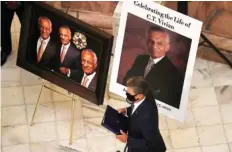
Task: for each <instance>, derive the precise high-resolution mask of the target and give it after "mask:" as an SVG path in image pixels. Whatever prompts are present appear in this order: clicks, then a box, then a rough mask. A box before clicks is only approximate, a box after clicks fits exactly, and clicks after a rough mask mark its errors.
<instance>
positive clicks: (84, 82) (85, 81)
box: [81, 75, 89, 87]
mask: <svg viewBox="0 0 232 152" xmlns="http://www.w3.org/2000/svg"><path fill="white" fill-rule="evenodd" d="M88 81H89V78H88V77H87V75H86V76H85V77H84V81H83V83H82V84H81V85H82V86H84V87H87V82H88Z"/></svg>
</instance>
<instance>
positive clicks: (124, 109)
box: [117, 108, 126, 115]
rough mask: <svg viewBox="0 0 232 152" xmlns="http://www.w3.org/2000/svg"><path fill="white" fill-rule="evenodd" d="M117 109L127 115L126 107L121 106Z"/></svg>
mask: <svg viewBox="0 0 232 152" xmlns="http://www.w3.org/2000/svg"><path fill="white" fill-rule="evenodd" d="M117 111H118V113H121V114H124V115H126V108H119V109H118V110H117Z"/></svg>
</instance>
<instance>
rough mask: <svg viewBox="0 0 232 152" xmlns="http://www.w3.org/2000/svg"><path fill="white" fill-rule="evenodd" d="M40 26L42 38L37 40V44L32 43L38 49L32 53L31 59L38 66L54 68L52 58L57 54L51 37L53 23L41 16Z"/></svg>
mask: <svg viewBox="0 0 232 152" xmlns="http://www.w3.org/2000/svg"><path fill="white" fill-rule="evenodd" d="M38 24H39V32H40V36H39V38H38V39H37V41H36V42H37V43H36V44H33V43H32V45H33V46H34V47H36V48H34V49H33V50H31V51H30V55H29V57H30V58H31V59H32V60H33V61H34V62H36V63H37V64H41V65H44V66H46V67H48V68H52V67H53V65H52V64H53V63H52V58H53V57H54V56H55V54H56V47H55V46H56V45H55V44H54V43H53V42H52V40H51V37H50V34H51V32H52V22H51V20H50V19H49V18H48V17H45V16H41V17H39V19H38ZM35 50H36V51H35Z"/></svg>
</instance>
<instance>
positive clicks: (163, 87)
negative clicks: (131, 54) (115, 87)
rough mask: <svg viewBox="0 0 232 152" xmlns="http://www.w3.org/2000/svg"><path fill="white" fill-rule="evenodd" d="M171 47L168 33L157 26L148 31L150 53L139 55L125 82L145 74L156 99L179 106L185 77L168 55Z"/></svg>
mask: <svg viewBox="0 0 232 152" xmlns="http://www.w3.org/2000/svg"><path fill="white" fill-rule="evenodd" d="M169 48H170V39H169V35H168V33H167V32H166V31H165V30H164V29H162V28H160V27H157V26H154V27H151V28H150V29H149V30H148V32H147V49H148V53H149V55H139V56H137V58H136V59H135V62H134V63H133V65H132V67H131V68H130V69H129V71H128V72H127V73H126V75H125V77H124V79H123V84H124V85H125V83H126V81H127V80H128V79H129V78H130V77H132V76H143V77H144V78H145V79H146V80H147V82H148V84H149V87H150V89H151V90H152V94H153V96H154V97H155V99H156V100H159V101H161V102H163V103H166V104H168V105H170V106H173V107H175V108H177V109H178V108H179V106H180V99H181V93H182V86H183V78H182V76H181V74H180V73H179V71H178V70H177V68H176V67H175V66H174V65H173V64H172V62H171V61H170V60H169V59H168V57H167V56H166V54H167V52H168V51H169Z"/></svg>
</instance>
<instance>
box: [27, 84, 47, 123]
mask: <svg viewBox="0 0 232 152" xmlns="http://www.w3.org/2000/svg"><path fill="white" fill-rule="evenodd" d="M43 88H44V83H43V84H42V87H41V90H40V93H39V97H38V99H37V102H36V105H35V110H34V113H33V116H32V119H31V124H30V126H33V125H34V118H35V113H36V111H37V107H38V104H39V99H40V96H41V93H42V91H43Z"/></svg>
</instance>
